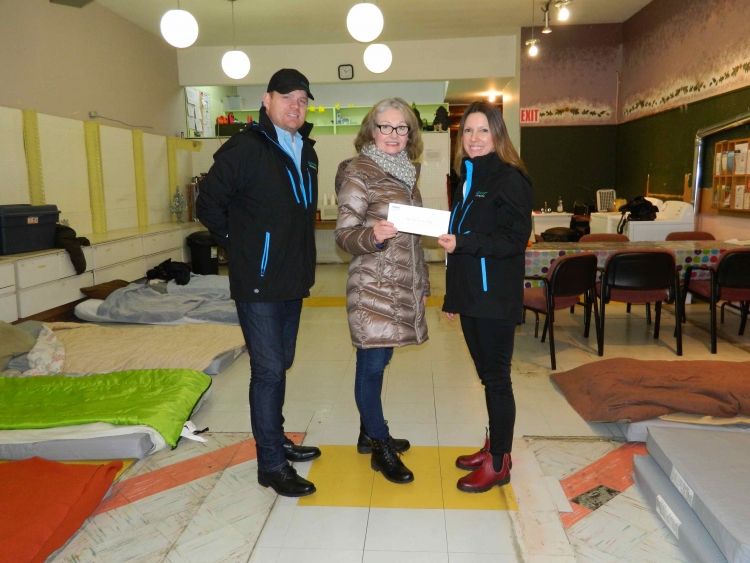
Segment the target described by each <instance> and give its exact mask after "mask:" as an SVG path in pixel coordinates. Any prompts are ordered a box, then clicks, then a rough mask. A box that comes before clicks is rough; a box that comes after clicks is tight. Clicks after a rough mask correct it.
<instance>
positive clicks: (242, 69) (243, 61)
mask: <svg viewBox="0 0 750 563" xmlns="http://www.w3.org/2000/svg"><path fill="white" fill-rule="evenodd" d="M229 1H230V2H231V3H232V43H233V44H234V50H233V51H227V52H226V53H224V56H223V57H221V69H222V70H223V71H224V74H226V75H227V76H228V77H229V78H232V79H234V80H240V79H242V78H245V77H246V76H247V73H248V72H250V57H248V56H247V55H246V54H245V53H244V52H242V51H238V50H237V41H236V40H235V38H234V0H229Z"/></svg>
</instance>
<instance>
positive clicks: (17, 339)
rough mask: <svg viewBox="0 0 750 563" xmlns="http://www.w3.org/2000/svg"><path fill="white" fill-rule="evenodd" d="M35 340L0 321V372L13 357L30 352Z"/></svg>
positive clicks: (18, 329)
mask: <svg viewBox="0 0 750 563" xmlns="http://www.w3.org/2000/svg"><path fill="white" fill-rule="evenodd" d="M35 342H36V339H35V338H34V337H33V336H31V335H30V334H28V333H26V332H25V331H23V330H21V329H20V328H17V327H15V326H13V325H10V324H8V323H5V322H2V321H0V371H2V370H4V369H5V366H6V365H8V362H9V361H10V359H11V358H12V357H13V356H20V355H21V354H25V353H26V352H28V351H29V350H31V349H32V348H33V346H34V343H35Z"/></svg>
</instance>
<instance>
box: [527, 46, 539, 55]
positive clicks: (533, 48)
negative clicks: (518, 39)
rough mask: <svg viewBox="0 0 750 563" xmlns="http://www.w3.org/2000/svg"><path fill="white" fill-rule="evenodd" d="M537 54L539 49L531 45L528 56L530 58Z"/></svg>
mask: <svg viewBox="0 0 750 563" xmlns="http://www.w3.org/2000/svg"><path fill="white" fill-rule="evenodd" d="M538 54H539V47H537V46H536V45H532V46H531V47H529V55H530V56H532V57H536V56H537V55H538Z"/></svg>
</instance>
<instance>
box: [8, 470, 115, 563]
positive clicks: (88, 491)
mask: <svg viewBox="0 0 750 563" xmlns="http://www.w3.org/2000/svg"><path fill="white" fill-rule="evenodd" d="M121 468H122V462H121V461H113V462H110V463H108V464H106V465H79V464H73V465H68V464H63V463H57V462H54V461H48V460H46V459H42V458H39V457H33V458H31V459H25V460H23V461H13V462H10V463H4V464H0V499H2V506H3V509H2V510H0V554H2V555H0V558H2V560H3V561H12V562H13V563H44V561H45V560H46V559H47V557H48V556H49V555H50V554H51V553H53V552H54V551H55V550H57V549H59V548H60V547H62V546H63V545H64V544H65V542H67V541H68V539H70V537H71V536H72V535H73V534H75V533H76V531H77V530H78V529H79V528H80V527H81V525H82V524H83V523H84V522H85V521H86V518H88V517H89V516H90V515H91V514H92V513H93V512H94V509H95V508H96V507H97V506H98V505H99V503H100V502H101V500H102V499H103V498H104V496H105V495H106V494H107V491H108V490H109V488H110V486H111V485H112V482H113V481H114V478H115V475H117V472H118V471H119V470H120V469H121Z"/></svg>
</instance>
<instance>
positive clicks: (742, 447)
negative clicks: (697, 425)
mask: <svg viewBox="0 0 750 563" xmlns="http://www.w3.org/2000/svg"><path fill="white" fill-rule="evenodd" d="M646 449H647V450H648V452H649V453H650V454H651V455H652V456H653V458H654V459H655V460H656V462H657V463H658V464H659V466H660V467H661V468H662V470H663V471H664V473H665V474H666V475H667V476H668V477H669V478H670V480H671V481H672V483H673V484H674V485H675V487H676V488H677V490H678V491H680V493H682V496H683V497H685V500H686V501H687V503H688V504H689V505H690V506H691V507H692V509H693V511H694V512H695V514H696V516H698V518H700V520H701V522H703V525H704V526H705V527H706V530H708V533H709V534H711V537H712V538H713V539H714V541H715V542H716V545H717V546H718V547H719V549H720V550H721V552H722V553H723V554H724V556H725V557H726V558H727V561H729V563H748V562H750V518H749V517H748V514H750V478H749V477H750V435H749V434H746V433H740V432H714V431H712V430H693V429H683V428H651V429H650V430H649V437H648V440H647V441H646Z"/></svg>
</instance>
